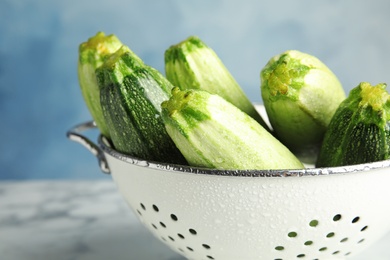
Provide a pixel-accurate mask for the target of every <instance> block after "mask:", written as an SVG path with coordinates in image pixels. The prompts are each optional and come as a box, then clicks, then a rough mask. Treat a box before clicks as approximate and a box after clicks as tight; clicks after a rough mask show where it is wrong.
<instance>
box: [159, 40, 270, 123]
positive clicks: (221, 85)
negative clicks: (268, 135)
mask: <svg viewBox="0 0 390 260" xmlns="http://www.w3.org/2000/svg"><path fill="white" fill-rule="evenodd" d="M164 59H165V75H166V77H167V79H168V80H169V81H171V82H172V84H173V85H174V86H177V87H179V88H180V89H181V90H186V89H200V90H205V91H208V92H210V93H212V94H217V95H220V96H221V97H223V98H224V99H226V100H227V101H229V102H231V103H232V104H233V105H235V106H237V107H238V108H239V109H241V110H242V111H244V112H245V113H247V114H248V115H250V116H251V117H253V118H254V119H255V120H257V121H258V122H259V123H260V124H261V125H262V126H263V127H264V128H266V129H267V130H269V131H270V129H269V128H268V125H267V124H266V123H265V122H264V120H263V118H262V117H261V116H260V114H259V113H258V112H257V110H256V109H255V107H254V106H253V104H252V103H251V101H250V100H249V99H248V97H247V96H246V94H245V93H244V91H243V90H242V88H241V87H240V85H239V84H238V83H237V81H236V80H235V79H234V78H233V76H232V74H231V73H230V72H229V70H228V69H227V68H226V67H225V65H224V64H223V62H222V61H221V59H220V58H219V57H218V55H217V54H216V53H215V52H214V50H213V49H211V48H210V47H209V46H207V45H206V44H205V43H204V42H203V41H202V40H201V39H199V38H198V37H196V36H191V37H188V38H187V39H185V40H184V41H182V42H180V43H178V44H176V45H172V46H170V47H169V48H168V49H167V50H166V51H165V55H164Z"/></svg>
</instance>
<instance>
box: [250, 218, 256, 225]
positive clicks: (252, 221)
mask: <svg viewBox="0 0 390 260" xmlns="http://www.w3.org/2000/svg"><path fill="white" fill-rule="evenodd" d="M256 222H257V219H254V218H250V219H248V223H249V224H251V225H254V224H256Z"/></svg>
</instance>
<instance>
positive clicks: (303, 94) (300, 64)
mask: <svg viewBox="0 0 390 260" xmlns="http://www.w3.org/2000/svg"><path fill="white" fill-rule="evenodd" d="M260 78H261V95H262V99H263V103H264V106H265V109H266V112H267V115H268V117H269V121H270V123H271V126H272V128H273V130H274V134H275V136H276V137H277V138H278V139H279V140H280V141H281V142H282V143H283V144H285V145H286V146H287V147H288V148H289V149H290V150H291V151H292V152H294V153H295V154H296V155H297V156H298V157H299V158H300V159H301V160H302V161H304V162H306V163H313V164H314V163H315V161H316V157H317V155H318V151H319V149H320V146H321V142H322V139H323V137H324V134H325V131H326V129H327V127H328V125H329V123H330V120H331V118H332V116H333V114H334V113H335V111H336V109H337V107H338V105H339V104H340V103H341V102H342V101H343V100H344V99H345V97H346V95H345V92H344V89H343V87H342V85H341V83H340V81H339V80H338V78H337V77H336V75H335V74H334V73H333V72H332V71H331V70H330V69H329V68H328V67H327V66H326V65H325V64H324V63H323V62H321V61H320V60H319V59H318V58H316V57H314V56H312V55H310V54H307V53H302V52H300V51H296V50H289V51H286V52H283V53H281V54H279V55H276V56H274V57H272V58H271V59H270V60H269V62H268V63H267V64H266V65H265V66H264V68H263V69H262V70H261V72H260Z"/></svg>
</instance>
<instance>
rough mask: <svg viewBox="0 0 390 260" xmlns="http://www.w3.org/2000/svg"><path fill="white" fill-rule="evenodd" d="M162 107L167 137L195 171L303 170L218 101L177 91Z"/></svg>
mask: <svg viewBox="0 0 390 260" xmlns="http://www.w3.org/2000/svg"><path fill="white" fill-rule="evenodd" d="M161 106H162V118H163V120H164V123H165V127H166V129H167V132H168V134H169V135H170V136H171V138H172V140H173V141H174V142H175V143H176V145H177V147H178V148H179V150H180V151H181V152H182V154H183V155H184V157H185V158H186V159H187V161H188V163H189V164H190V165H192V166H198V167H207V168H216V169H225V170H226V169H230V170H232V169H235V170H249V169H258V170H260V169H301V168H304V166H303V165H302V163H301V162H300V161H299V160H298V159H297V158H296V157H295V156H294V154H292V153H291V152H290V151H289V150H288V149H287V148H286V147H285V146H284V145H283V144H282V143H280V142H279V141H278V140H277V139H276V138H275V137H274V136H273V135H272V134H271V133H269V132H268V131H267V130H265V129H264V128H263V127H262V126H261V125H260V124H259V123H258V122H257V121H255V120H254V119H253V118H252V117H250V116H249V115H247V114H246V113H244V112H242V111H241V110H240V109H238V108H237V107H236V106H234V105H232V104H231V103H230V102H228V101H226V100H225V99H223V98H222V97H220V96H219V95H216V94H210V93H209V92H207V91H203V90H194V89H190V90H180V89H179V88H178V87H175V88H174V89H173V90H172V97H171V98H170V99H169V100H168V101H164V102H163V103H162V104H161Z"/></svg>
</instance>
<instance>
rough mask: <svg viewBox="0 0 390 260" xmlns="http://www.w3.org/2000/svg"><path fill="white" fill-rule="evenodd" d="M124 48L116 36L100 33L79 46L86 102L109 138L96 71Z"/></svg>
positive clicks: (83, 91)
mask: <svg viewBox="0 0 390 260" xmlns="http://www.w3.org/2000/svg"><path fill="white" fill-rule="evenodd" d="M121 46H122V42H121V41H120V40H119V39H118V38H117V37H116V36H115V35H112V34H111V35H107V36H106V35H105V34H104V33H103V32H98V33H97V34H96V35H95V36H93V37H91V38H89V39H88V41H86V42H83V43H81V44H80V45H79V58H78V67H77V70H78V79H79V85H80V88H81V93H82V95H83V98H84V101H85V103H86V105H87V108H88V110H89V112H90V113H91V116H92V118H93V119H94V121H95V123H96V125H97V127H98V128H99V130H100V132H101V133H102V134H103V135H104V136H106V137H109V134H108V129H107V126H106V123H105V121H104V117H103V112H102V109H101V106H100V92H99V87H98V85H97V81H96V75H95V70H96V69H97V68H98V67H100V66H101V65H102V64H103V62H104V61H105V59H106V58H107V57H108V56H109V55H110V54H112V53H114V52H115V51H117V50H118V49H119V48H120V47H121Z"/></svg>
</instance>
